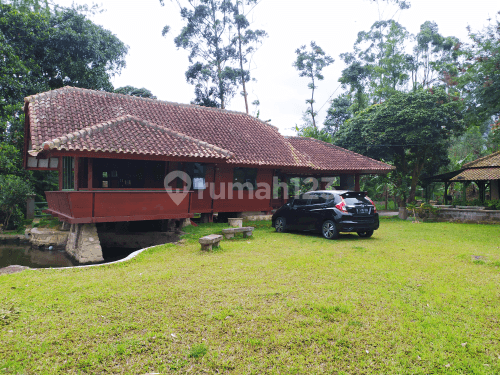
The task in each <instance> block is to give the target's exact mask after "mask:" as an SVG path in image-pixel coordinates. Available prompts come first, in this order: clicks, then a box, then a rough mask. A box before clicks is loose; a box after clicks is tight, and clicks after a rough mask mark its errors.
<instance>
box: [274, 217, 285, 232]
mask: <svg viewBox="0 0 500 375" xmlns="http://www.w3.org/2000/svg"><path fill="white" fill-rule="evenodd" d="M274 229H276V232H278V233H283V232H286V220H285V218H284V217H279V218H277V219H276V221H275V223H274Z"/></svg>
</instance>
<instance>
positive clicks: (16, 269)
mask: <svg viewBox="0 0 500 375" xmlns="http://www.w3.org/2000/svg"><path fill="white" fill-rule="evenodd" d="M28 268H29V267H24V266H8V267H4V268H0V275H8V274H11V273H17V272H21V271H24V270H26V269H28Z"/></svg>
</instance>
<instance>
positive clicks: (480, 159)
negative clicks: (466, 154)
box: [462, 151, 500, 169]
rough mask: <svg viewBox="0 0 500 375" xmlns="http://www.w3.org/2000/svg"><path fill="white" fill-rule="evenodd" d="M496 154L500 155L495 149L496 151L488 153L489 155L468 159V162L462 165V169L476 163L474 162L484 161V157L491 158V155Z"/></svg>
mask: <svg viewBox="0 0 500 375" xmlns="http://www.w3.org/2000/svg"><path fill="white" fill-rule="evenodd" d="M497 154H499V155H500V151H496V152H494V153H492V154H489V155H486V156H483V157H480V158H479V159H476V160H473V161H470V162H468V163H466V164H464V165H462V169H464V168H470V167H471V166H472V165H474V164H476V163H479V162H481V161H484V160H486V159H488V158H491V157H493V156H496V155H497Z"/></svg>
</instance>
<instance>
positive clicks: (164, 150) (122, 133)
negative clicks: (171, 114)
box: [41, 115, 234, 158]
mask: <svg viewBox="0 0 500 375" xmlns="http://www.w3.org/2000/svg"><path fill="white" fill-rule="evenodd" d="M41 148H42V149H43V150H71V151H107V152H118V153H120V152H121V153H135V154H143V155H163V156H194V157H207V158H230V157H232V156H234V154H233V153H232V152H230V151H227V150H224V149H221V148H219V147H217V146H214V145H211V144H208V143H206V142H203V141H200V140H198V139H195V138H192V137H189V136H187V135H185V134H182V133H179V132H175V131H173V130H171V129H168V128H165V127H162V126H158V125H155V124H151V123H149V122H147V121H144V120H141V119H138V118H136V117H134V116H130V115H127V116H122V117H118V118H116V119H114V120H111V121H107V122H104V123H102V124H97V125H92V126H89V127H86V128H83V129H80V130H78V131H75V132H73V133H69V134H65V135H62V136H60V137H58V138H54V139H52V140H50V141H46V142H44V143H42V145H41Z"/></svg>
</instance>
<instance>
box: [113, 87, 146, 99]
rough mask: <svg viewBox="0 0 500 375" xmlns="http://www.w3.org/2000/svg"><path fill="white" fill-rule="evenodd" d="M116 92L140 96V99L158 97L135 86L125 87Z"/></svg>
mask: <svg viewBox="0 0 500 375" xmlns="http://www.w3.org/2000/svg"><path fill="white" fill-rule="evenodd" d="M114 92H116V93H117V94H124V95H131V96H138V97H140V98H149V99H156V96H154V95H153V93H152V92H151V91H149V90H148V89H145V88H144V87H142V88H140V89H138V88H137V87H133V86H123V87H119V88H117V89H115V90H114Z"/></svg>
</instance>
